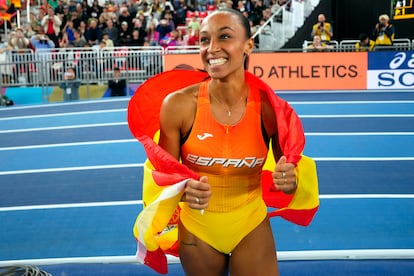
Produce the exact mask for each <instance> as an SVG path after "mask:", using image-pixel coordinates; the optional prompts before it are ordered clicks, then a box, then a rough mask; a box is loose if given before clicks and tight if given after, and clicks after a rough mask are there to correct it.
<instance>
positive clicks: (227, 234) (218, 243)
mask: <svg viewBox="0 0 414 276" xmlns="http://www.w3.org/2000/svg"><path fill="white" fill-rule="evenodd" d="M266 216H267V207H266V205H265V203H264V201H263V199H262V197H257V199H255V200H253V201H251V202H249V203H247V204H246V205H243V206H241V207H239V208H237V209H234V210H232V211H230V212H211V211H208V210H205V212H204V214H201V212H200V210H195V209H191V208H190V207H189V206H188V204H183V206H182V209H181V213H180V219H181V222H182V224H183V225H184V227H185V228H186V229H187V230H188V231H189V232H190V233H192V234H193V235H195V236H196V237H197V238H199V239H200V240H202V241H204V242H205V243H207V244H209V245H210V246H212V247H213V248H215V249H216V250H217V251H219V252H222V253H225V254H229V253H231V252H232V251H233V250H234V249H235V248H236V246H237V245H238V244H239V243H240V241H241V240H242V239H243V238H244V237H246V236H247V235H248V234H249V233H250V232H251V231H252V230H254V229H255V228H256V227H257V226H258V225H259V224H260V223H261V222H262V221H263V220H264V219H265V217H266Z"/></svg>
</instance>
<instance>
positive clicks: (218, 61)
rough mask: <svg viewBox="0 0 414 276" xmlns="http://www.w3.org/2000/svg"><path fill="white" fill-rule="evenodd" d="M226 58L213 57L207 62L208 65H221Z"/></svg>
mask: <svg viewBox="0 0 414 276" xmlns="http://www.w3.org/2000/svg"><path fill="white" fill-rule="evenodd" d="M226 61H227V60H226V59H225V58H215V59H210V60H209V61H208V62H209V63H210V65H221V64H224V63H225V62H226Z"/></svg>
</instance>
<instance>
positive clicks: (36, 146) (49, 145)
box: [0, 123, 414, 151]
mask: <svg viewBox="0 0 414 276" xmlns="http://www.w3.org/2000/svg"><path fill="white" fill-rule="evenodd" d="M122 124H124V123H122ZM0 133H1V131H0ZM412 135H414V132H305V136H412ZM132 142H137V140H136V139H119V140H102V141H88V142H73V143H57V144H43V145H30V146H14V147H0V151H8V150H27V149H41V148H52V147H73V146H85V145H102V144H115V143H132Z"/></svg>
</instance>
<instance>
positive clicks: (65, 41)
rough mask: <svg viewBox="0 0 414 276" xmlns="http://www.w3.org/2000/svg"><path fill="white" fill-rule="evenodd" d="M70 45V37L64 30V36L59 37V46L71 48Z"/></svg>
mask: <svg viewBox="0 0 414 276" xmlns="http://www.w3.org/2000/svg"><path fill="white" fill-rule="evenodd" d="M69 47H70V41H69V38H68V33H66V32H64V33H62V38H60V39H59V48H69Z"/></svg>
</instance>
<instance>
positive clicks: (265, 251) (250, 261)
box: [229, 217, 279, 276]
mask: <svg viewBox="0 0 414 276" xmlns="http://www.w3.org/2000/svg"><path fill="white" fill-rule="evenodd" d="M229 269H230V275H232V276H244V275H246V276H256V275H257V276H261V275H268V276H277V275H279V271H278V265H277V256H276V245H275V242H274V238H273V233H272V228H271V227H270V222H269V218H268V217H266V218H265V220H264V221H263V222H262V223H260V224H259V225H258V226H257V227H256V228H255V229H254V230H253V231H252V232H250V233H249V234H248V235H247V236H246V237H244V238H243V240H242V241H241V242H240V243H239V244H238V245H237V247H236V248H235V249H234V251H233V252H232V254H231V257H230V261H229Z"/></svg>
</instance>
